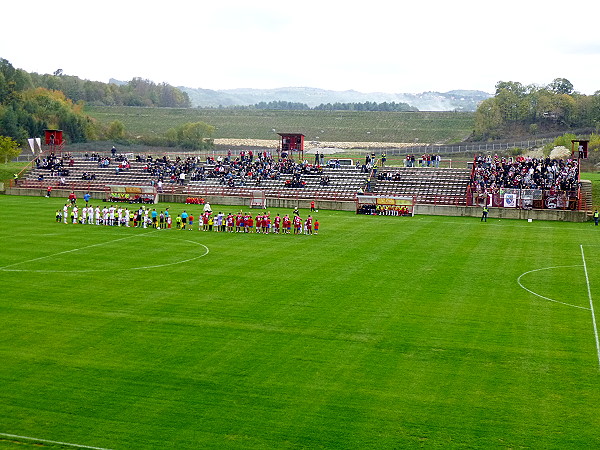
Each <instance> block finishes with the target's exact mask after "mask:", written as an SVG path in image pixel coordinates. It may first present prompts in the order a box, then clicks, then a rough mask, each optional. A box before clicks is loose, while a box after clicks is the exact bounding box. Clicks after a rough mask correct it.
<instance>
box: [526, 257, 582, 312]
mask: <svg viewBox="0 0 600 450" xmlns="http://www.w3.org/2000/svg"><path fill="white" fill-rule="evenodd" d="M563 267H581V266H580V265H579V264H577V265H575V266H553V267H542V268H541V269H533V270H529V271H527V272H524V273H522V274H521V275H519V278H517V283H519V286H521V287H522V288H523V289H525V290H526V291H527V292H529V293H530V294H533V295H536V296H538V297H540V298H543V299H544V300H548V301H549V302H554V303H560V304H561V305H565V306H571V307H573V308H578V309H585V310H586V311H589V309H590V308H586V307H585V306H577V305H572V304H571V303H565V302H559V301H558V300H554V299H553V298H550V297H544V296H543V295H541V294H538V293H537V292H533V291H532V290H531V289H527V288H526V287H525V286H523V283H521V278H523V277H524V276H525V275H527V274H528V273H533V272H539V271H540V270H552V269H559V268H563Z"/></svg>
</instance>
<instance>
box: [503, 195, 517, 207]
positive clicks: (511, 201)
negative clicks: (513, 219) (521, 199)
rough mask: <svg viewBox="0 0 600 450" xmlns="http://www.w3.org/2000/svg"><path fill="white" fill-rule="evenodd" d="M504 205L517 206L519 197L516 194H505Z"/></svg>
mask: <svg viewBox="0 0 600 450" xmlns="http://www.w3.org/2000/svg"><path fill="white" fill-rule="evenodd" d="M504 207H505V208H516V207H517V199H516V195H515V194H504Z"/></svg>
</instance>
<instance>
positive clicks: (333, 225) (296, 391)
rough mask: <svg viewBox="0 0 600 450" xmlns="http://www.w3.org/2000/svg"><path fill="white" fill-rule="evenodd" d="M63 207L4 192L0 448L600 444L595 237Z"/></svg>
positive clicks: (327, 218)
mask: <svg viewBox="0 0 600 450" xmlns="http://www.w3.org/2000/svg"><path fill="white" fill-rule="evenodd" d="M62 204H64V199H58V198H51V199H46V198H30V197H8V196H0V242H1V247H0V248H1V251H0V283H1V286H2V295H1V296H0V448H8V449H24V448H39V446H40V445H41V446H43V447H44V448H73V446H72V445H67V444H77V445H86V446H91V447H97V448H110V449H149V448H152V449H167V448H168V449H199V448H219V449H223V448H225V449H227V448H231V449H234V448H236V449H237V448H244V449H247V448H250V449H253V448H261V449H264V448H340V449H348V448H353V449H365V448H386V449H387V448H405V447H416V446H422V447H437V448H524V447H530V448H556V449H565V448H598V447H599V446H600V420H599V419H598V404H600V361H599V354H598V348H597V338H596V336H595V334H594V320H593V316H592V311H591V305H594V303H599V302H600V227H597V228H596V227H594V226H593V224H591V223H585V224H574V223H561V222H536V221H534V222H533V223H528V222H525V221H511V220H502V221H500V220H498V219H494V210H493V209H492V211H491V213H490V219H489V220H488V222H487V223H481V222H480V221H479V219H477V218H458V217H429V216H416V217H413V218H396V217H367V216H356V215H353V214H351V213H347V212H337V211H320V212H319V214H318V215H317V217H318V219H319V221H320V222H321V233H320V235H319V236H265V235H243V234H227V233H225V234H221V233H205V232H199V231H193V232H192V231H177V230H168V231H154V230H151V229H147V230H143V229H132V228H112V227H96V226H81V225H64V224H60V223H58V224H57V223H55V222H54V212H55V210H56V209H57V208H59V207H60V206H62ZM163 206H164V205H159V208H160V207H163ZM185 208H186V209H188V211H189V210H190V209H191V210H192V211H193V212H194V213H196V214H197V212H198V211H199V207H197V206H193V207H190V206H187V207H185ZM217 208H218V207H215V206H214V205H213V209H217ZM183 209H184V205H171V211H172V212H174V213H177V212H180V211H182V210H183ZM224 212H229V210H225V211H224ZM271 212H272V213H273V214H275V213H276V212H279V213H283V212H286V213H290V212H291V211H284V210H278V209H273V210H272V211H271ZM302 213H303V216H305V215H306V214H307V211H306V210H304V211H302ZM596 308H597V309H596V311H598V310H600V306H598V305H596ZM596 316H598V312H596ZM598 320H599V318H598V317H596V321H598ZM29 438H35V439H29ZM41 440H44V441H43V442H42V441H41ZM50 441H51V442H50ZM53 442H60V443H65V444H56V443H53Z"/></svg>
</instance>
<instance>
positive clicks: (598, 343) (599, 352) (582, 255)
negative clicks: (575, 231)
mask: <svg viewBox="0 0 600 450" xmlns="http://www.w3.org/2000/svg"><path fill="white" fill-rule="evenodd" d="M579 248H580V249H581V260H582V261H583V272H584V273H585V282H586V284H587V291H588V298H589V300H590V311H591V312H592V324H593V325H594V336H595V338H596V351H597V352H598V366H600V341H599V340H598V327H597V325H596V314H595V313H594V302H593V301H592V290H591V288H590V278H589V276H588V270H587V264H586V262H585V254H584V252H583V244H580V245H579Z"/></svg>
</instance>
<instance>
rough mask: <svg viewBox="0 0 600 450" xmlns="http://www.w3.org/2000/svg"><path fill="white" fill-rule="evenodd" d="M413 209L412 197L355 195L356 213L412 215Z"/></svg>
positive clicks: (413, 201) (413, 199)
mask: <svg viewBox="0 0 600 450" xmlns="http://www.w3.org/2000/svg"><path fill="white" fill-rule="evenodd" d="M414 209H415V198H414V197H396V196H390V195H370V194H367V195H357V196H356V214H366V215H374V216H412V215H414Z"/></svg>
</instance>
